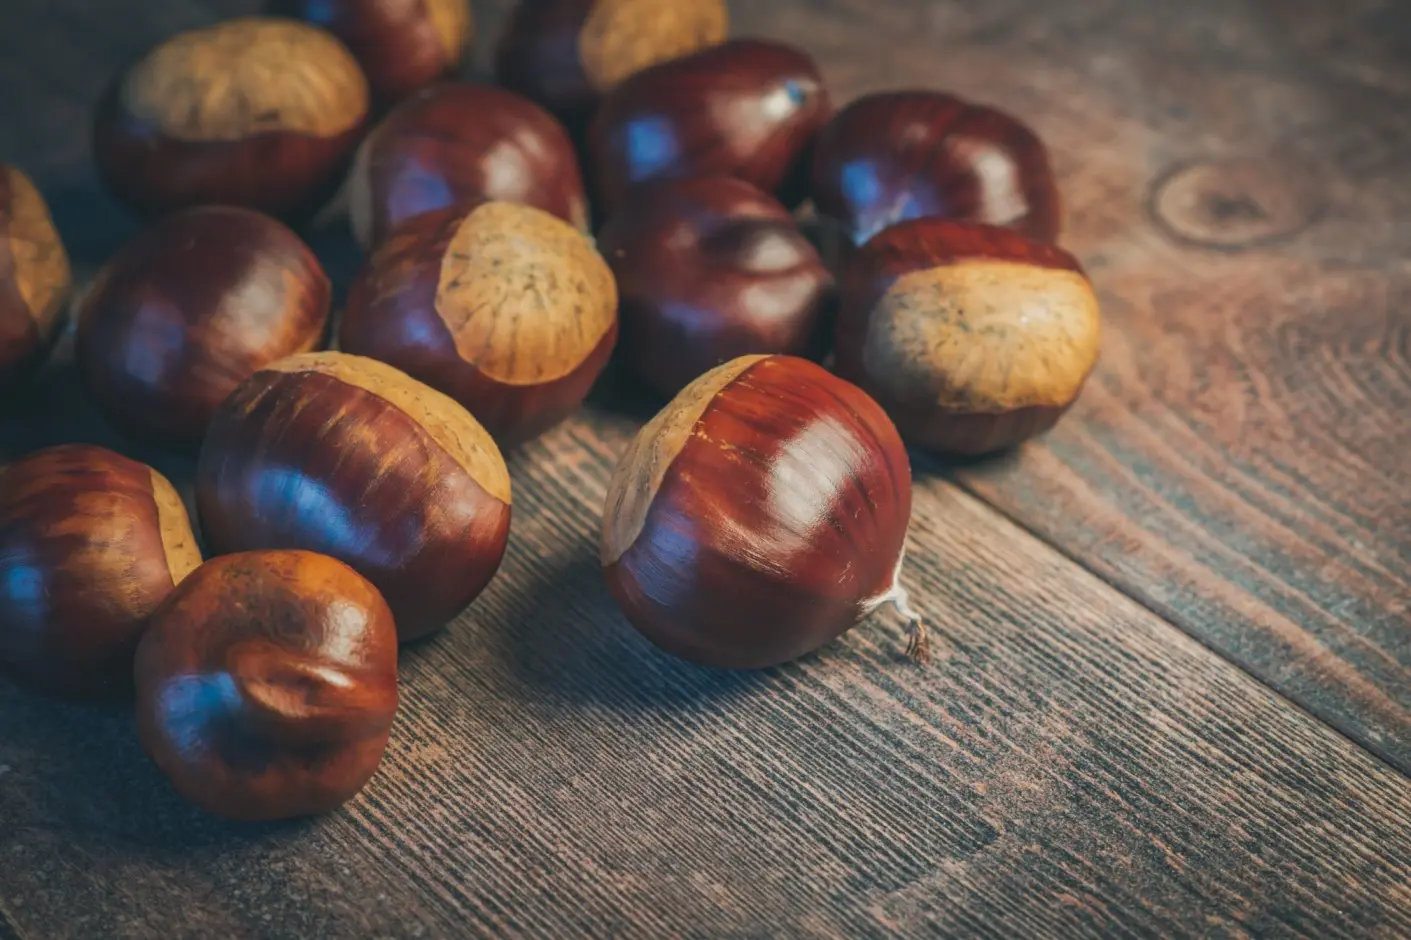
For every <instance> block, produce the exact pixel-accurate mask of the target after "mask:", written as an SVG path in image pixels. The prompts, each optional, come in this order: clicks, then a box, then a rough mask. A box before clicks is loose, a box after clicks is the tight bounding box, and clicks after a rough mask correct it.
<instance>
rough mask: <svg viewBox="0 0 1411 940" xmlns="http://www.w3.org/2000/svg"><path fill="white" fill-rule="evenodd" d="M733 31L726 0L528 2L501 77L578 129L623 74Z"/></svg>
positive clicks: (520, 7) (510, 36)
mask: <svg viewBox="0 0 1411 940" xmlns="http://www.w3.org/2000/svg"><path fill="white" fill-rule="evenodd" d="M729 29H730V11H729V9H728V8H727V7H726V5H725V0H520V2H519V3H518V4H517V5H516V6H515V8H514V10H513V12H512V13H511V14H510V17H509V21H508V22H507V23H506V24H505V31H504V32H503V33H502V34H501V36H500V41H499V45H498V47H497V48H496V52H495V75H496V78H497V80H498V81H499V82H500V84H502V85H504V86H505V87H506V88H511V89H513V90H515V91H517V92H519V93H520V94H522V95H527V96H528V97H530V98H533V99H534V100H535V101H537V102H539V103H540V104H542V105H543V106H544V107H546V108H548V109H549V110H550V111H552V112H554V114H556V115H558V116H559V118H561V119H562V120H564V121H565V122H566V123H568V125H569V126H570V127H572V128H575V129H577V128H580V127H581V126H583V125H584V124H585V123H586V120H587V118H588V117H589V116H591V114H592V111H593V109H594V108H595V107H596V106H597V104H598V102H599V100H600V99H601V97H602V95H603V94H604V93H606V92H608V91H610V90H611V89H612V88H614V87H615V86H617V85H618V84H619V83H620V82H621V81H622V80H623V79H625V78H627V77H628V76H630V75H633V74H635V73H637V72H640V71H641V70H642V69H644V68H647V67H648V66H650V65H655V64H656V63H658V62H665V61H667V60H668V59H675V58H677V57H679V56H683V55H687V54H689V53H691V52H695V51H696V50H698V49H702V48H705V47H707V46H713V45H715V44H716V43H719V42H723V41H724V39H725V36H726V34H727V33H728V32H729Z"/></svg>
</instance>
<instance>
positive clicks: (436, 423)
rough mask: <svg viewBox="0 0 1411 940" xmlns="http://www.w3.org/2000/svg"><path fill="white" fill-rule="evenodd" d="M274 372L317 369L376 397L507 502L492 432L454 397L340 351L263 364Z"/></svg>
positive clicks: (506, 479) (505, 477)
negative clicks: (412, 422)
mask: <svg viewBox="0 0 1411 940" xmlns="http://www.w3.org/2000/svg"><path fill="white" fill-rule="evenodd" d="M266 371H272V372H285V373H291V374H292V373H297V372H317V373H319V374H321V375H327V376H331V377H333V378H335V379H338V380H339V381H341V382H346V383H347V384H349V385H352V386H355V387H357V388H360V389H362V390H363V391H365V392H367V393H368V394H370V395H376V396H377V397H378V398H381V399H382V400H383V401H385V402H387V403H388V404H389V405H391V406H392V407H394V408H396V409H397V410H398V411H401V412H402V413H403V414H405V415H406V416H407V417H409V418H411V419H412V420H413V421H415V422H416V423H417V424H419V425H420V426H421V427H423V428H425V429H426V433H427V434H428V435H430V437H431V439H432V440H433V441H435V442H436V444H437V445H438V446H439V447H440V448H441V449H442V450H444V451H445V452H446V453H447V454H449V455H450V457H451V459H452V460H454V461H455V462H456V463H457V464H458V465H459V466H460V467H461V468H462V469H463V470H465V472H466V473H468V474H469V475H470V477H471V479H473V480H475V482H476V483H478V484H480V486H481V488H483V489H484V490H485V492H487V493H489V494H490V495H491V496H493V497H495V498H496V499H498V500H499V501H500V502H502V503H504V504H505V505H509V504H510V473H509V468H508V467H506V466H505V459H504V457H502V456H501V455H500V450H499V448H498V447H497V446H496V445H495V442H494V440H493V439H492V438H491V437H490V433H489V432H488V431H486V430H485V428H484V427H482V426H481V424H480V422H479V421H476V420H475V418H474V417H472V416H471V414H470V412H468V411H466V410H465V409H464V408H462V407H461V406H460V405H458V404H456V402H455V401H454V400H452V399H451V398H449V397H447V396H446V395H443V394H441V393H440V392H438V391H436V390H435V389H434V388H431V387H430V386H428V385H423V384H422V383H420V382H418V381H416V380H415V379H413V378H411V377H409V376H407V375H406V374H405V373H403V372H399V371H398V370H396V369H394V368H392V367H391V366H389V365H386V364H384V363H381V362H378V361H377V360H375V359H367V358H364V357H362V356H353V355H349V354H348V353H340V352H314V353H301V354H299V355H297V356H289V357H287V358H284V359H280V360H279V361H278V362H275V363H272V364H271V365H269V366H267V367H266Z"/></svg>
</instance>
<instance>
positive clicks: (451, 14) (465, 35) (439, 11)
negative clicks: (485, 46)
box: [422, 0, 475, 64]
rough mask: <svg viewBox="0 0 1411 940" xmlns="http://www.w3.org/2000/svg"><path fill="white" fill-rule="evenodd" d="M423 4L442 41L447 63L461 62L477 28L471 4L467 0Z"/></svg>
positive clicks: (428, 0) (448, 0)
mask: <svg viewBox="0 0 1411 940" xmlns="http://www.w3.org/2000/svg"><path fill="white" fill-rule="evenodd" d="M422 3H423V5H424V7H425V9H426V15H427V16H428V17H429V18H430V20H431V26H432V28H433V29H435V30H436V36H437V38H439V39H440V40H441V50H442V52H443V53H444V54H445V56H446V62H447V63H448V64H449V63H453V62H459V61H460V59H461V55H462V53H464V51H465V47H466V44H467V43H469V42H470V37H471V31H472V30H473V29H474V28H475V17H474V16H473V14H472V13H471V12H470V4H469V3H468V2H467V0H422Z"/></svg>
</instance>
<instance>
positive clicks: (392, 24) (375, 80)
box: [268, 0, 475, 105]
mask: <svg viewBox="0 0 1411 940" xmlns="http://www.w3.org/2000/svg"><path fill="white" fill-rule="evenodd" d="M268 9H269V12H270V13H271V14H273V15H275V16H287V17H291V18H293V19H297V20H303V21H305V22H307V23H312V24H313V25H315V26H320V27H322V28H324V29H326V30H328V31H329V32H330V33H332V34H333V35H334V36H337V37H338V39H340V40H341V41H342V42H343V44H344V45H346V46H347V47H348V50H349V51H350V52H352V53H353V57H354V58H356V59H357V60H358V63H359V64H360V65H362V67H363V72H364V74H366V75H367V80H368V85H369V86H370V87H371V89H372V95H373V98H374V99H376V100H377V101H378V102H379V103H380V104H384V105H386V104H391V103H393V102H396V101H399V100H401V99H402V98H405V97H406V96H407V95H410V94H411V93H412V92H414V91H416V90H417V89H418V88H421V87H423V86H425V85H429V84H431V83H432V82H434V81H436V80H437V79H439V78H442V77H443V76H445V75H448V74H450V73H451V72H453V71H455V70H456V69H457V68H458V67H459V66H460V64H461V59H462V58H464V56H465V50H466V46H467V45H468V44H469V42H470V40H471V36H472V32H473V30H474V25H475V24H474V20H473V17H472V16H471V12H470V3H469V0H270V4H269V8H268Z"/></svg>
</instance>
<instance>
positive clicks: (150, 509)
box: [0, 444, 201, 698]
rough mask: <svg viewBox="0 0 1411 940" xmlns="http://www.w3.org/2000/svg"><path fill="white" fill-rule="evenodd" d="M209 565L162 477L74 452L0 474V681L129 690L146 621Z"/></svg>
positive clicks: (54, 691)
mask: <svg viewBox="0 0 1411 940" xmlns="http://www.w3.org/2000/svg"><path fill="white" fill-rule="evenodd" d="M200 563H201V553H200V551H199V549H197V547H196V536H195V535H194V534H193V533H192V531H191V522H190V520H189V519H188V518H187V515H186V507H185V506H184V505H182V502H181V497H180V496H178V495H177V492H176V490H174V489H173V488H172V485H171V484H170V483H168V482H167V479H166V477H164V476H162V475H161V474H160V473H158V472H157V471H155V470H153V469H152V468H151V467H148V466H146V465H145V464H140V463H138V462H137V461H135V460H129V459H127V458H126V457H123V456H121V455H119V454H115V453H113V452H112V451H110V450H104V449H103V448H101V447H90V446H88V445H82V444H66V445H63V446H60V447H51V448H48V449H47V450H41V451H38V452H36V453H33V454H30V455H29V456H28V457H25V458H23V459H21V460H18V461H16V462H15V463H13V464H10V465H9V466H7V467H5V468H4V469H3V470H0V672H4V673H6V674H8V675H9V676H10V677H12V678H14V679H15V680H17V681H19V682H20V683H22V684H24V685H27V686H29V687H31V688H34V689H37V690H39V691H41V692H45V693H48V694H51V695H63V696H68V697H73V698H109V697H112V696H115V695H121V694H123V693H125V692H128V691H130V690H131V687H132V654H133V651H134V650H136V648H137V640H138V637H139V636H140V634H141V632H142V629H143V627H145V626H146V621H147V617H148V615H150V614H151V613H152V611H153V610H154V609H155V608H156V607H157V605H158V604H159V603H161V602H162V600H163V599H165V598H166V596H167V595H168V594H170V593H171V591H172V588H173V587H174V586H175V585H177V584H179V583H180V582H181V580H182V579H183V578H185V577H186V575H187V574H189V573H190V572H191V570H192V569H193V568H195V567H196V566H197V565H199V564H200Z"/></svg>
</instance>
